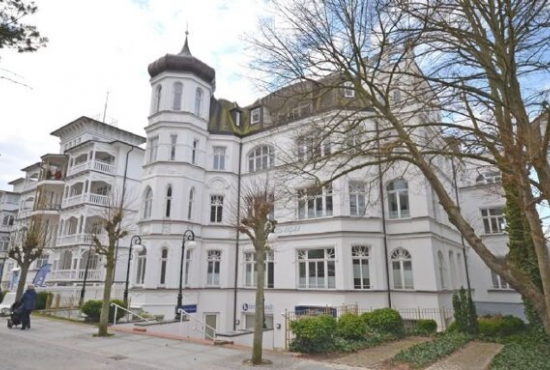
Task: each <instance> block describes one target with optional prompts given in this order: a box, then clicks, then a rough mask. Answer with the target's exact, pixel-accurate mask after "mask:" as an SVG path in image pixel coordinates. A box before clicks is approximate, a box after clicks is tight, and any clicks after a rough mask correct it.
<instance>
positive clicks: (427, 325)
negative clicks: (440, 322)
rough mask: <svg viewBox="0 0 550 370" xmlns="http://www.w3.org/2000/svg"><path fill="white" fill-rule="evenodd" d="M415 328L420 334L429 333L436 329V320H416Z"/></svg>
mask: <svg viewBox="0 0 550 370" xmlns="http://www.w3.org/2000/svg"><path fill="white" fill-rule="evenodd" d="M416 330H417V331H418V332H419V333H422V334H431V333H435V332H436V331H437V322H435V320H418V321H417V322H416Z"/></svg>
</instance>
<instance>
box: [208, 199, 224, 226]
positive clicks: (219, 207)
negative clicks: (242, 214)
mask: <svg viewBox="0 0 550 370" xmlns="http://www.w3.org/2000/svg"><path fill="white" fill-rule="evenodd" d="M222 219H223V195H212V196H211V197H210V222H215V223H220V222H222Z"/></svg>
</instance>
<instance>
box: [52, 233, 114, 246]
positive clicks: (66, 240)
mask: <svg viewBox="0 0 550 370" xmlns="http://www.w3.org/2000/svg"><path fill="white" fill-rule="evenodd" d="M97 237H98V238H99V241H100V242H101V244H104V245H105V244H107V242H108V238H107V235H106V234H99V235H97ZM91 242H92V235H91V234H72V235H61V236H59V237H57V243H56V246H57V247H64V246H68V245H77V244H88V245H89V244H91Z"/></svg>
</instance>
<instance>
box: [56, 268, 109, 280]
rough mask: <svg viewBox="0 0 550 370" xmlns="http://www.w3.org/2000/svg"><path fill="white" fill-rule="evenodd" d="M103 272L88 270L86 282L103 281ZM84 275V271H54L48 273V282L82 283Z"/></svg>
mask: <svg viewBox="0 0 550 370" xmlns="http://www.w3.org/2000/svg"><path fill="white" fill-rule="evenodd" d="M103 271H104V270H88V276H87V278H86V280H87V281H90V280H103ZM84 275H86V270H56V271H52V272H50V276H49V277H48V279H49V280H57V281H71V280H72V281H74V280H76V281H82V280H84Z"/></svg>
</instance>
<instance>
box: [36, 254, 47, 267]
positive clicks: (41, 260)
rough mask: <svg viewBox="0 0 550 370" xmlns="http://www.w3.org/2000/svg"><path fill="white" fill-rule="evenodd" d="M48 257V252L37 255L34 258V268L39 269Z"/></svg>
mask: <svg viewBox="0 0 550 370" xmlns="http://www.w3.org/2000/svg"><path fill="white" fill-rule="evenodd" d="M49 258H50V256H49V255H48V254H42V255H40V257H38V258H37V259H36V266H35V268H36V269H39V268H41V267H42V266H44V265H45V264H47V263H48V259H49Z"/></svg>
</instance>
